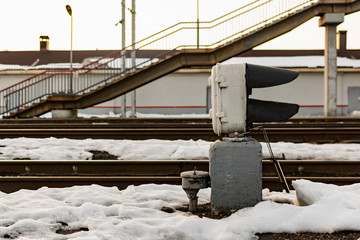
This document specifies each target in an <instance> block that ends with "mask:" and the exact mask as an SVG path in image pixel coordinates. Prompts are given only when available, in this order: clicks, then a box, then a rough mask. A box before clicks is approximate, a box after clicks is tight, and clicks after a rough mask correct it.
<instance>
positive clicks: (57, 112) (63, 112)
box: [51, 109, 78, 118]
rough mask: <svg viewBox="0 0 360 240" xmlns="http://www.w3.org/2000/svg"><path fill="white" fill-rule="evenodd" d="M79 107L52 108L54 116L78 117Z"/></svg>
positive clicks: (52, 115)
mask: <svg viewBox="0 0 360 240" xmlns="http://www.w3.org/2000/svg"><path fill="white" fill-rule="evenodd" d="M77 114H78V111H77V109H70V110H69V109H53V110H51V117H52V118H77Z"/></svg>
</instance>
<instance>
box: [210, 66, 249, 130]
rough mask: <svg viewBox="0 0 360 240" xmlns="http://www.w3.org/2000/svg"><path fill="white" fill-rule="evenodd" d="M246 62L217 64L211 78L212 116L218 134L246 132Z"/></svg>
mask: <svg viewBox="0 0 360 240" xmlns="http://www.w3.org/2000/svg"><path fill="white" fill-rule="evenodd" d="M245 73H246V63H241V64H220V63H218V64H216V65H215V66H214V67H213V68H212V70H211V76H210V78H209V82H210V86H211V106H212V108H211V109H210V116H211V118H212V125H213V130H214V132H215V133H216V134H217V135H219V136H220V135H221V134H229V136H233V135H235V136H236V135H237V134H242V133H244V132H246V106H247V103H246V101H247V92H246V78H245Z"/></svg>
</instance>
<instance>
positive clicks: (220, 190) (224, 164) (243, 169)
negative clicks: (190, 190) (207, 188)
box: [209, 138, 262, 212]
mask: <svg viewBox="0 0 360 240" xmlns="http://www.w3.org/2000/svg"><path fill="white" fill-rule="evenodd" d="M209 157H210V178H211V208H212V211H217V212H229V211H233V210H238V209H240V208H244V207H251V206H254V205H256V204H257V203H258V202H260V201H261V200H262V195H261V194H262V154H261V145H260V143H258V142H257V141H256V140H254V139H252V138H243V139H236V140H235V139H231V138H229V139H224V140H223V141H216V142H215V143H214V144H213V145H212V146H211V147H210V152H209Z"/></svg>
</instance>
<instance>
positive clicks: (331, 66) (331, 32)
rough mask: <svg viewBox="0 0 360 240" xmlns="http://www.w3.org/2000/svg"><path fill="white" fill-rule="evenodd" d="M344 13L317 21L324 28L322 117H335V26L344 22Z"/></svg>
mask: <svg viewBox="0 0 360 240" xmlns="http://www.w3.org/2000/svg"><path fill="white" fill-rule="evenodd" d="M344 15H345V14H344V13H326V14H324V15H323V16H321V17H320V19H319V26H322V27H325V53H324V55H325V66H324V116H325V117H327V116H336V115H337V113H336V112H337V109H336V104H337V84H336V82H337V63H336V58H337V49H336V46H337V45H336V26H337V25H338V24H340V23H342V22H343V21H344Z"/></svg>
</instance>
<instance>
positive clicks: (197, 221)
mask: <svg viewBox="0 0 360 240" xmlns="http://www.w3.org/2000/svg"><path fill="white" fill-rule="evenodd" d="M210 144H211V142H206V141H201V140H199V141H182V140H178V141H163V140H145V141H130V140H92V139H87V140H70V139H56V138H46V139H31V138H15V139H3V140H0V152H1V153H2V154H0V158H1V159H2V160H4V159H14V158H15V157H17V158H30V159H42V160H51V159H54V160H55V159H61V160H65V159H91V153H90V152H88V151H89V150H99V151H107V152H109V153H111V154H113V155H116V156H118V158H119V159H206V158H207V157H208V149H209V146H210ZM272 147H273V151H274V153H275V155H278V156H279V155H282V154H284V155H285V156H286V157H287V158H290V159H347V160H359V159H360V157H359V156H360V154H359V153H360V145H358V144H324V145H313V144H294V143H272ZM263 149H264V155H265V156H266V155H267V154H268V152H267V149H266V146H265V145H264V144H263ZM293 186H294V187H295V189H296V192H295V191H292V192H291V193H290V194H287V193H285V192H270V191H269V190H268V189H264V190H263V200H264V201H262V202H260V203H258V204H257V205H256V206H254V207H250V208H245V209H242V210H239V211H237V212H235V213H233V214H232V215H231V216H230V217H228V218H223V219H221V220H215V219H209V218H206V217H203V218H200V217H198V216H196V215H192V214H191V213H188V212H182V211H178V210H176V209H177V208H178V207H181V206H184V205H186V204H187V203H188V198H187V196H186V194H185V192H184V191H183V190H182V188H181V186H171V185H155V184H149V185H141V186H137V187H134V186H129V187H128V188H127V189H125V190H122V191H119V190H118V189H117V188H116V187H102V186H98V185H91V186H74V187H70V188H47V187H43V188H41V189H38V190H36V191H33V190H20V191H18V192H14V193H10V194H5V193H1V192H0V238H13V239H21V240H25V239H59V240H60V239H61V240H62V239H77V240H83V239H90V240H91V239H221V240H222V239H256V238H257V237H256V235H255V234H256V233H266V232H274V233H275V232H299V231H305V232H334V231H341V230H360V183H359V184H354V185H351V186H343V187H338V186H333V185H326V184H322V183H313V182H309V181H307V180H297V181H294V182H293ZM198 196H199V204H205V203H209V201H210V200H209V199H210V189H203V190H200V192H199V194H198ZM296 196H300V200H301V201H297V198H296ZM298 202H301V203H305V204H306V205H308V206H299V205H298ZM162 207H168V208H172V209H174V210H175V212H173V213H167V212H164V211H161V208H162Z"/></svg>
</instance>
